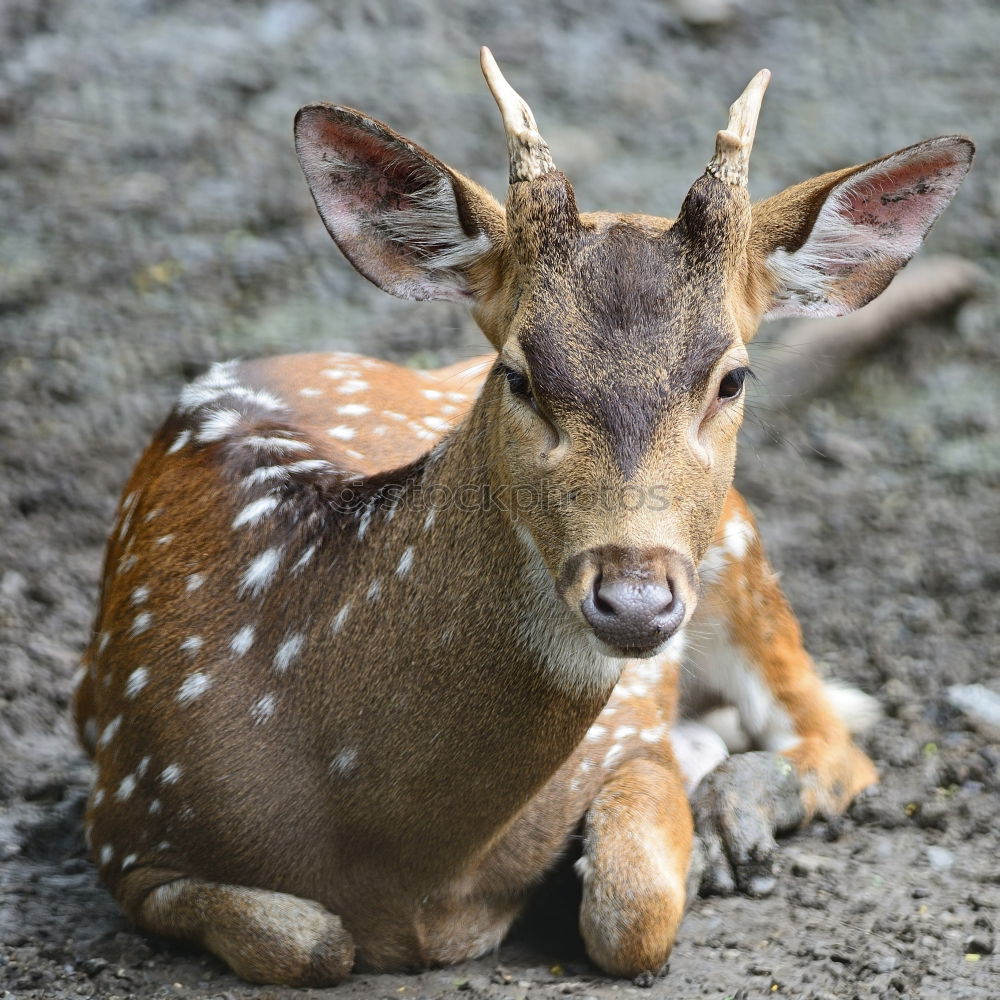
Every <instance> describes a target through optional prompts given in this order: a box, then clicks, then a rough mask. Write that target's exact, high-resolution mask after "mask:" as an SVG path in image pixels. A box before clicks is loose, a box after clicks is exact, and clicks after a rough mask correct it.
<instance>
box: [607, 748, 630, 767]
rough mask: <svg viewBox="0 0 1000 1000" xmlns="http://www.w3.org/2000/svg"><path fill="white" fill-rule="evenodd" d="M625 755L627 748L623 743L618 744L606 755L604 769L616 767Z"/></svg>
mask: <svg viewBox="0 0 1000 1000" xmlns="http://www.w3.org/2000/svg"><path fill="white" fill-rule="evenodd" d="M624 754H625V747H624V746H622V744H621V743H616V744H615V745H614V746H613V747H612V748H611V749H610V750H609V751H608V752H607V753H606V754H605V755H604V760H603V761H602V763H601V766H602V767H614V765H615V764H617V763H618V761H619V760H621V758H622V757H623V756H624Z"/></svg>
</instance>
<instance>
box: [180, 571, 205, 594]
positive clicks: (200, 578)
mask: <svg viewBox="0 0 1000 1000" xmlns="http://www.w3.org/2000/svg"><path fill="white" fill-rule="evenodd" d="M204 582H205V576H204V574H203V573H192V574H191V575H190V576H189V577H188V578H187V582H186V583H185V584H184V586H185V588H186V589H187V592H188V593H189V594H193V593H194V592H195V591H196V590H197V589H198V588H199V587H200V586H201V585H202V584H203V583H204Z"/></svg>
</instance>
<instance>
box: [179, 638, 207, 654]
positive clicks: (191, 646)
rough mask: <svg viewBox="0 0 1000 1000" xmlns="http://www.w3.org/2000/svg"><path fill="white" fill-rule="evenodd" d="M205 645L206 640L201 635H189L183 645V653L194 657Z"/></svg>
mask: <svg viewBox="0 0 1000 1000" xmlns="http://www.w3.org/2000/svg"><path fill="white" fill-rule="evenodd" d="M204 645H205V640H204V639H202V637H201V636H200V635H189V636H188V637H187V638H186V639H185V640H184V641H183V642H182V643H181V652H183V653H188V654H189V655H191V656H194V655H195V653H197V652H198V650H199V649H201V647H202V646H204Z"/></svg>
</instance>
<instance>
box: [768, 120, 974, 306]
mask: <svg viewBox="0 0 1000 1000" xmlns="http://www.w3.org/2000/svg"><path fill="white" fill-rule="evenodd" d="M974 151H975V147H974V146H973V144H972V141H971V140H970V139H967V138H966V137H965V136H943V137H942V138H939V139H928V140H927V141H926V142H920V143H917V145H915V146H909V147H908V148H906V149H901V150H900V151H899V152H898V153H891V154H890V155H889V156H884V157H882V158H881V159H879V160H873V161H872V162H871V163H864V164H862V165H861V166H857V167H848V168H847V169H845V170H838V171H835V172H833V173H829V174H824V175H823V176H821V177H816V178H814V179H813V180H811V181H805V182H804V183H802V184H797V185H796V186H794V187H791V188H788V189H787V190H785V191H782V192H781V193H780V194H777V195H775V196H774V197H772V198H768V199H766V200H765V201H762V202H760V203H758V204H757V205H755V206H754V209H753V228H752V233H751V242H750V247H751V252H752V253H753V254H754V256H756V257H757V259H758V260H761V259H763V262H764V264H765V267H766V269H767V276H768V278H769V279H770V283H771V285H772V287H771V291H770V302H769V304H768V306H767V310H766V313H765V316H766V318H771V317H774V316H842V315H844V314H845V313H849V312H852V311H853V310H855V309H859V308H860V307H861V306H863V305H865V304H866V303H867V302H870V301H871V300H872V299H873V298H875V296H876V295H878V294H879V293H880V292H882V291H883V290H884V289H885V288H886V286H887V285H888V284H889V282H890V281H892V279H893V277H894V276H895V274H896V272H897V271H898V270H899V269H900V268H901V267H903V266H904V265H905V264H906V263H907V261H909V259H910V258H911V257H912V256H913V255H914V254H915V253H916V252H917V250H918V249H919V247H920V244H921V243H922V242H923V239H924V237H925V236H926V235H927V231H928V230H929V229H930V227H931V226H932V225H933V223H934V220H935V219H937V217H938V216H939V215H940V214H941V212H942V210H943V209H944V207H945V206H946V205H947V204H948V202H949V201H951V199H952V197H953V196H954V194H955V192H956V191H957V190H958V186H959V184H961V183H962V180H963V179H964V177H965V175H966V173H968V170H969V167H970V166H971V164H972V155H973V153H974Z"/></svg>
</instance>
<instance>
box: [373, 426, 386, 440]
mask: <svg viewBox="0 0 1000 1000" xmlns="http://www.w3.org/2000/svg"><path fill="white" fill-rule="evenodd" d="M388 433H389V428H388V427H386V426H385V424H376V425H375V426H374V427H373V428H372V434H374V435H375V436H376V437H382V436H383V435H385V434H388Z"/></svg>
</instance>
